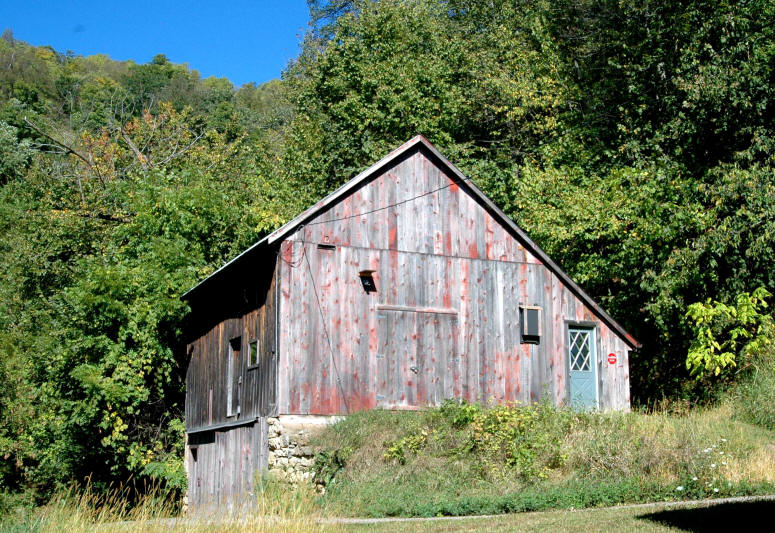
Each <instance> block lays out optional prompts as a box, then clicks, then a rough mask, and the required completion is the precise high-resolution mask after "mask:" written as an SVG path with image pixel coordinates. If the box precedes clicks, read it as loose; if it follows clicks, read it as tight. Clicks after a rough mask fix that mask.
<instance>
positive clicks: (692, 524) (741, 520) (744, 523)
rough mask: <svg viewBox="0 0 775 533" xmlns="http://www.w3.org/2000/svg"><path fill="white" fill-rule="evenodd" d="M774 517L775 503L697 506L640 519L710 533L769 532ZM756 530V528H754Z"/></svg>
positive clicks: (662, 512) (658, 513) (648, 515)
mask: <svg viewBox="0 0 775 533" xmlns="http://www.w3.org/2000/svg"><path fill="white" fill-rule="evenodd" d="M773 516H775V502H770V501H767V502H735V503H722V504H719V505H711V506H708V507H695V508H693V509H668V510H665V511H659V512H657V513H649V514H644V515H640V516H638V518H639V519H641V520H650V521H651V522H657V523H659V524H662V525H664V526H670V527H674V528H677V529H681V530H683V531H695V532H697V533H705V532H709V531H724V532H726V533H729V532H730V531H736V530H738V531H739V530H741V528H743V530H746V531H747V530H759V529H760V528H762V527H763V528H764V530H767V529H769V528H771V527H773V525H772V519H773ZM753 528H755V529H753Z"/></svg>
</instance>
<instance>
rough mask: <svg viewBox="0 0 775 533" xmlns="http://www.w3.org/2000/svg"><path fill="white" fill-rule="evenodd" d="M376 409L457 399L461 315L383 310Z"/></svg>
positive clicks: (419, 310) (410, 407)
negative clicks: (455, 388)
mask: <svg viewBox="0 0 775 533" xmlns="http://www.w3.org/2000/svg"><path fill="white" fill-rule="evenodd" d="M377 323H378V331H379V352H378V353H377V406H379V407H383V408H387V409H416V408H418V407H423V406H425V405H438V404H440V403H441V402H442V401H444V399H445V398H447V397H450V396H451V395H452V386H453V380H454V376H453V373H454V369H453V367H454V361H455V360H456V352H457V315H456V314H453V313H438V312H432V311H424V310H421V309H417V310H403V309H401V310H399V309H385V308H383V309H379V310H378V312H377Z"/></svg>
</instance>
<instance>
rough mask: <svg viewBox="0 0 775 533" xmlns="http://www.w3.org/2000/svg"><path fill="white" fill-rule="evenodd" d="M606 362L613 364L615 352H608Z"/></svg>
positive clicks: (614, 362)
mask: <svg viewBox="0 0 775 533" xmlns="http://www.w3.org/2000/svg"><path fill="white" fill-rule="evenodd" d="M608 364H611V365H615V364H616V354H615V353H613V352H611V353H609V354H608Z"/></svg>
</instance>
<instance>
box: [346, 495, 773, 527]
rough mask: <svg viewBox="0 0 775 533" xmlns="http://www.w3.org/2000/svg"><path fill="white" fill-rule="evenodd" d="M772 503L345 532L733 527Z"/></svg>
mask: <svg viewBox="0 0 775 533" xmlns="http://www.w3.org/2000/svg"><path fill="white" fill-rule="evenodd" d="M773 511H775V503H773V502H769V501H767V502H743V503H724V504H719V505H712V506H709V505H706V504H695V505H688V506H685V507H680V508H676V507H672V506H671V507H667V506H656V507H652V508H643V507H636V508H632V507H625V508H608V509H586V510H563V511H549V512H538V513H523V514H512V515H504V516H499V517H493V518H475V519H470V518H469V519H461V520H456V521H449V520H431V521H424V522H399V523H379V524H351V525H347V526H346V527H345V530H346V531H352V532H359V531H370V532H371V531H374V532H377V533H380V532H390V531H402V532H403V531H407V532H423V533H430V532H445V533H446V532H451V533H458V532H460V533H462V532H469V531H519V532H529V531H585V532H590V533H594V532H603V531H616V532H617V533H618V532H629V531H633V532H635V531H637V532H665V531H733V530H734V529H736V528H739V527H740V526H743V525H755V524H763V523H768V522H769V517H771V516H772V513H773Z"/></svg>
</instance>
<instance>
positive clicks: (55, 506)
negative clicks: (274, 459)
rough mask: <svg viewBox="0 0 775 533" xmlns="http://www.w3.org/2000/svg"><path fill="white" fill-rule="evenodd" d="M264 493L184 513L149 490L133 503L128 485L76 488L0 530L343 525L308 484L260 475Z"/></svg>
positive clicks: (44, 532) (183, 532)
mask: <svg viewBox="0 0 775 533" xmlns="http://www.w3.org/2000/svg"><path fill="white" fill-rule="evenodd" d="M256 485H257V490H258V491H259V493H260V495H261V496H260V497H259V498H258V499H257V503H256V504H255V505H253V506H251V507H244V508H240V507H239V506H236V507H223V508H220V509H218V511H217V512H213V513H199V514H197V515H195V516H181V514H180V509H179V505H178V502H175V501H171V500H169V499H167V498H164V497H163V496H161V494H160V493H159V492H158V491H154V490H152V491H150V493H149V494H146V495H144V496H142V497H141V498H140V499H139V502H138V503H137V504H135V505H129V504H128V503H127V502H129V501H131V500H132V498H128V497H127V496H128V495H127V494H126V491H122V490H114V491H110V492H108V493H106V494H95V493H93V492H91V491H90V490H89V487H87V488H86V489H85V490H80V489H77V488H73V489H71V490H69V491H66V492H64V493H62V494H60V495H58V496H57V497H55V498H53V499H52V500H51V501H50V502H49V503H48V504H47V505H45V506H43V507H39V508H33V509H24V508H17V510H16V512H13V513H10V514H6V515H4V516H3V517H2V521H0V533H12V532H13V533H16V532H22V531H24V532H27V531H31V532H39V533H59V532H63V531H64V532H67V533H87V532H89V533H91V532H93V531H100V532H106V533H113V532H115V533H139V532H156V531H159V532H162V531H163V532H174V533H177V532H180V533H188V532H190V533H207V532H215V531H234V532H242V531H245V532H247V531H278V532H297V531H304V532H306V531H312V532H314V531H336V530H339V529H340V528H339V526H338V525H335V524H334V525H331V524H324V523H323V522H321V519H322V518H323V516H324V515H323V514H322V513H321V512H320V509H319V507H318V506H317V505H316V503H315V499H316V494H315V493H314V490H313V489H312V488H311V487H309V486H302V487H300V488H298V489H297V490H293V489H291V488H290V487H288V486H286V485H285V484H283V483H281V482H277V481H275V480H274V479H272V478H262V479H258V480H257V483H256Z"/></svg>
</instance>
